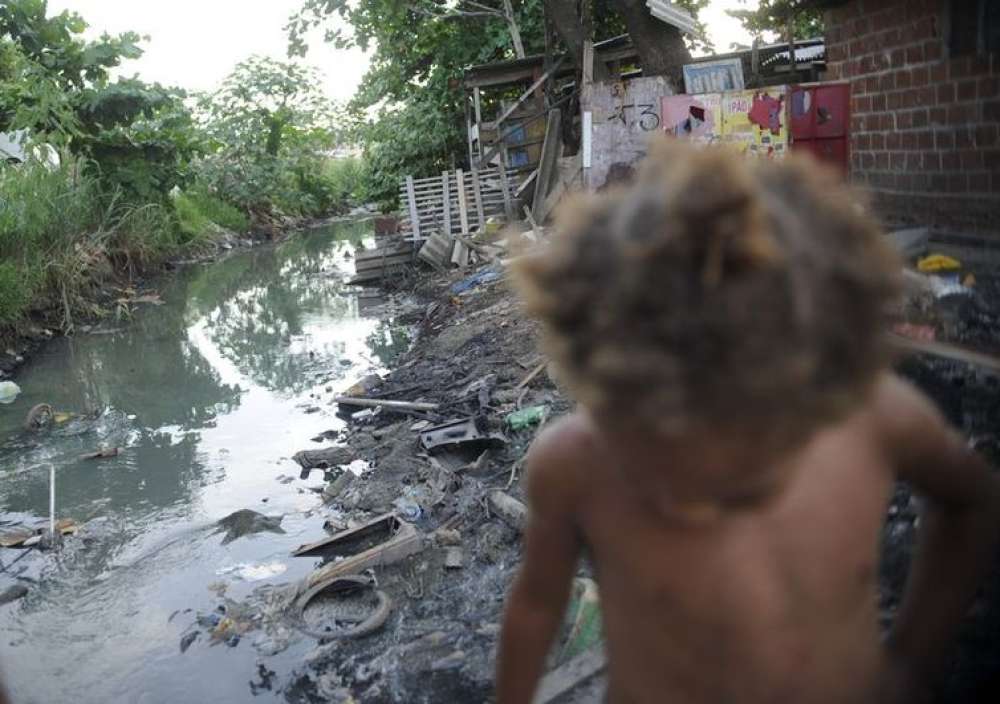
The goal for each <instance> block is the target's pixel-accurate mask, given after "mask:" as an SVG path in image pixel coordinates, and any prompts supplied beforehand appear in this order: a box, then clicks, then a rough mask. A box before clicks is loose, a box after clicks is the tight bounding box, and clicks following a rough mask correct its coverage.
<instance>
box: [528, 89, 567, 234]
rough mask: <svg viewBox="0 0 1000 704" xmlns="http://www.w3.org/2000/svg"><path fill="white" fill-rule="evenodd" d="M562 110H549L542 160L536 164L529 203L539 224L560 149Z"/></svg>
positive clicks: (542, 222) (541, 222)
mask: <svg viewBox="0 0 1000 704" xmlns="http://www.w3.org/2000/svg"><path fill="white" fill-rule="evenodd" d="M561 127H562V112H561V111H560V110H558V109H557V110H550V111H549V118H548V122H547V124H546V125H545V144H544V146H542V160H541V162H540V163H539V165H538V177H537V178H536V179H535V199H534V200H533V201H532V203H531V216H532V218H533V219H534V221H535V222H537V223H538V224H539V225H542V224H544V217H543V216H542V214H541V213H542V211H543V210H544V209H545V198H546V197H547V196H548V195H549V188H550V187H551V185H552V177H553V176H554V175H555V173H556V166H557V162H558V160H559V153H560V151H561V149H562V130H561Z"/></svg>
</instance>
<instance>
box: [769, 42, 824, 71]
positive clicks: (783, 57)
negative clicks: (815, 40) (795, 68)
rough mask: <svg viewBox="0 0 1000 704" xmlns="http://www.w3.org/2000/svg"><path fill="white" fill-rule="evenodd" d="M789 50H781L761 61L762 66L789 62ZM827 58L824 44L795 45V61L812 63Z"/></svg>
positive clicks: (797, 62)
mask: <svg viewBox="0 0 1000 704" xmlns="http://www.w3.org/2000/svg"><path fill="white" fill-rule="evenodd" d="M788 54H789V52H788V50H787V49H786V50H785V51H779V52H776V53H774V54H772V55H771V56H768V57H767V58H765V59H763V60H762V61H761V62H760V65H761V66H770V65H771V64H776V63H788V59H789V56H788ZM825 58H826V45H824V44H813V45H812V46H796V47H795V63H796V64H801V63H811V62H813V61H822V60H823V59H825Z"/></svg>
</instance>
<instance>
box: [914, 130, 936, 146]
mask: <svg viewBox="0 0 1000 704" xmlns="http://www.w3.org/2000/svg"><path fill="white" fill-rule="evenodd" d="M917 144H919V145H920V148H921V149H923V150H928V149H933V148H934V133H933V132H931V131H930V130H924V131H923V132H918V133H917Z"/></svg>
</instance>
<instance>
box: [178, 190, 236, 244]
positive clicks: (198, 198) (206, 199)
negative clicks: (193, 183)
mask: <svg viewBox="0 0 1000 704" xmlns="http://www.w3.org/2000/svg"><path fill="white" fill-rule="evenodd" d="M181 195H182V197H184V198H185V199H186V200H187V201H188V202H189V203H190V204H192V205H193V206H194V207H196V208H197V209H198V211H199V212H200V213H201V214H202V215H204V216H205V217H206V218H208V219H209V220H211V221H212V222H214V223H215V224H216V225H218V226H219V227H224V228H226V229H227V230H232V231H233V232H241V233H242V232H246V231H248V230H249V229H250V219H249V218H248V217H247V216H246V214H245V213H244V212H243V211H242V210H240V209H239V208H237V207H236V206H234V205H230V204H229V203H227V202H225V201H224V200H222V199H221V198H218V197H216V196H214V195H212V194H211V193H209V192H208V191H207V190H206V189H204V188H198V187H195V188H191V189H189V190H187V191H185V192H184V193H183V194H181Z"/></svg>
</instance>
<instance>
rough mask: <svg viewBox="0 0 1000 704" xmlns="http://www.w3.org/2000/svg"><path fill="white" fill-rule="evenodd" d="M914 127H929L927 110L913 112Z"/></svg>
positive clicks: (921, 109)
mask: <svg viewBox="0 0 1000 704" xmlns="http://www.w3.org/2000/svg"><path fill="white" fill-rule="evenodd" d="M913 126H914V127H926V126H927V110H926V109H925V108H920V109H918V110H914V111H913Z"/></svg>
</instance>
